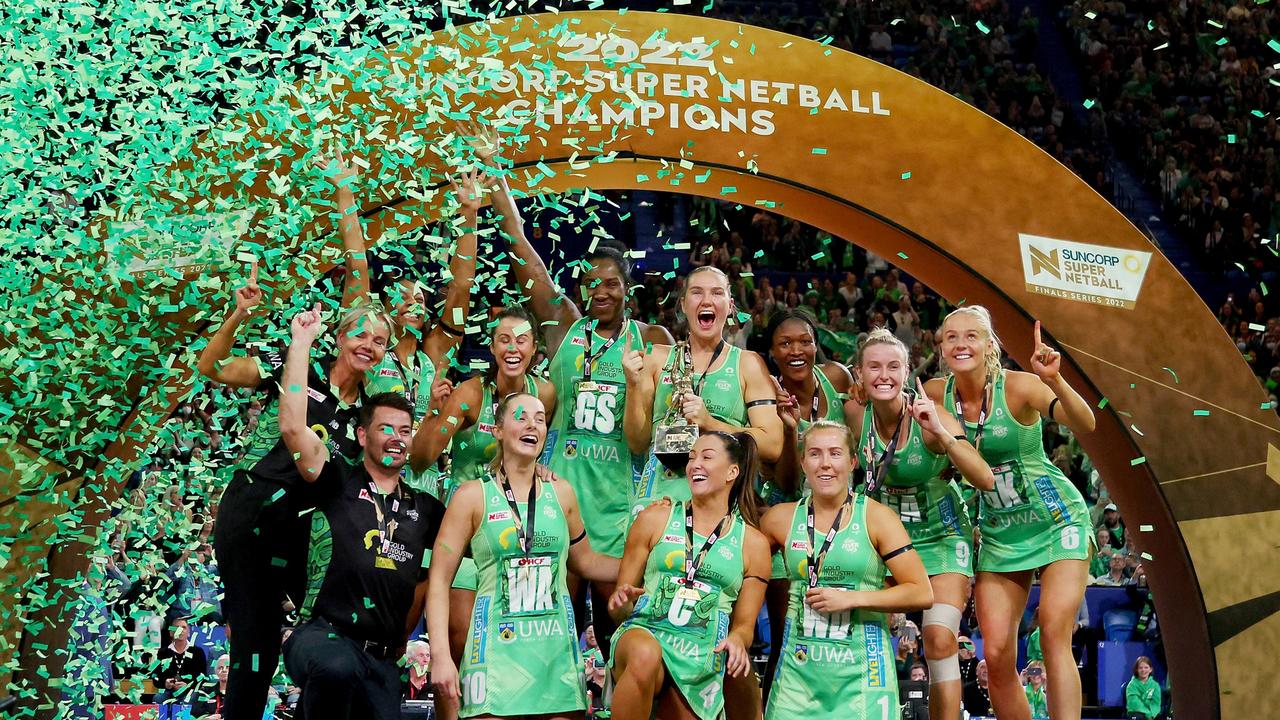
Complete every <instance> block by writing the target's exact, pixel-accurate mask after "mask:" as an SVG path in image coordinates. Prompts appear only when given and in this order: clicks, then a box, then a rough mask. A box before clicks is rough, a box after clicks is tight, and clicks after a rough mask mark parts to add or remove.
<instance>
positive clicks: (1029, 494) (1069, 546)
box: [944, 371, 1093, 572]
mask: <svg viewBox="0 0 1280 720" xmlns="http://www.w3.org/2000/svg"><path fill="white" fill-rule="evenodd" d="M1005 378H1006V373H1005V372H1004V371H1001V373H1000V375H999V376H997V377H996V380H995V386H994V388H993V390H992V395H991V409H990V415H989V417H987V418H985V420H986V422H985V424H983V425H982V431H981V438H979V437H978V435H979V423H971V422H965V434H966V435H968V437H969V439H970V440H971V441H973V444H974V445H975V446H977V448H978V451H979V452H981V453H982V458H983V459H984V460H986V461H987V464H988V465H990V466H991V472H992V473H993V474H995V476H996V486H995V489H994V490H991V491H984V492H982V493H979V499H978V523H979V528H981V530H982V543H981V545H980V546H979V548H978V563H977V569H978V571H979V572H1016V571H1018V570H1031V569H1034V568H1040V567H1044V566H1045V565H1048V564H1049V563H1052V562H1056V561H1058V560H1085V561H1088V560H1089V557H1090V555H1091V553H1092V548H1093V532H1092V528H1091V526H1090V524H1089V509H1088V507H1087V506H1086V505H1085V502H1084V498H1083V497H1081V495H1080V491H1079V490H1077V489H1076V488H1075V486H1074V485H1072V484H1071V482H1070V481H1069V480H1067V478H1066V476H1065V475H1063V474H1062V471H1061V470H1059V469H1058V468H1057V467H1055V466H1054V464H1053V463H1051V462H1049V458H1047V457H1045V454H1044V445H1043V444H1042V443H1043V439H1042V436H1041V430H1040V425H1041V421H1040V419H1039V418H1036V421H1035V423H1034V424H1032V425H1023V424H1022V423H1020V422H1018V420H1017V419H1016V418H1015V417H1014V416H1013V413H1011V412H1009V406H1008V404H1007V403H1006V402H1005ZM945 393H946V394H945V396H944V400H945V404H946V408H947V410H949V411H951V412H952V413H953V414H954V415H955V416H956V417H963V416H962V415H961V414H960V413H959V412H958V411H956V409H955V407H956V398H955V378H954V377H950V378H947V385H946V390H945ZM975 400H976V398H975Z"/></svg>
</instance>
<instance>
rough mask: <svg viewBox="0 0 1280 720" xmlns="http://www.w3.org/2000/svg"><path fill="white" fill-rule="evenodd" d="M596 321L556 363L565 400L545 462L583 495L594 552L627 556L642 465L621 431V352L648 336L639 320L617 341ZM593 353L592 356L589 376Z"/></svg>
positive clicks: (554, 374) (585, 321) (571, 337)
mask: <svg viewBox="0 0 1280 720" xmlns="http://www.w3.org/2000/svg"><path fill="white" fill-rule="evenodd" d="M593 322H594V321H593V320H592V319H591V318H580V319H579V320H578V321H577V322H575V323H574V324H573V325H572V326H570V328H569V332H568V333H567V334H566V335H565V338H564V340H563V341H562V342H561V343H560V347H559V349H557V350H556V354H555V356H554V357H553V358H552V360H551V368H550V373H551V381H552V382H553V383H555V386H556V392H557V393H558V398H557V400H558V401H557V403H556V414H555V417H554V418H553V419H552V421H551V428H550V430H549V431H548V433H547V449H546V454H545V455H544V456H543V462H544V463H545V464H546V465H547V466H548V467H550V468H551V470H552V472H554V473H555V474H557V475H559V476H560V477H562V478H564V479H565V480H567V481H568V482H569V484H570V485H572V486H573V489H574V491H575V492H576V493H577V495H578V502H579V503H580V504H581V506H582V518H583V521H584V522H585V523H586V528H587V536H588V537H589V538H590V540H591V547H592V548H593V549H594V550H596V551H598V552H602V553H604V554H606V555H610V556H612V557H622V549H623V546H624V545H625V544H626V533H627V527H628V525H629V524H630V519H631V514H630V505H629V504H628V494H629V493H630V491H631V477H632V473H633V471H634V464H635V463H634V458H633V457H632V455H631V451H630V449H629V448H628V447H627V441H626V438H625V437H624V436H623V434H622V415H623V412H624V410H625V409H626V404H627V380H626V376H625V375H624V374H623V370H622V353H623V350H624V349H625V347H626V345H627V341H628V339H629V340H630V343H631V346H632V347H633V348H635V347H643V343H644V339H643V338H642V337H641V336H640V328H639V326H638V325H637V324H636V323H635V322H634V321H631V320H628V321H626V322H625V323H624V324H623V326H622V328H621V330H620V331H619V334H618V335H616V336H615V337H616V338H617V339H611V338H604V337H601V336H600V335H598V334H596V333H595V332H591V328H592V324H593ZM587 343H591V346H590V348H588V347H587ZM606 346H607V348H606ZM588 349H589V350H590V351H591V352H590V354H591V358H592V363H591V368H590V372H589V373H588V372H587V368H586V356H587V354H588V352H587V351H588ZM588 375H589V376H590V377H589V378H588Z"/></svg>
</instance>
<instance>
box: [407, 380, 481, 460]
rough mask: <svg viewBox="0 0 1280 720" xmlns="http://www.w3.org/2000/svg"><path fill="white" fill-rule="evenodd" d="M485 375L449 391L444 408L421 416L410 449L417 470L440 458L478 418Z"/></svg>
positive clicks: (410, 458)
mask: <svg viewBox="0 0 1280 720" xmlns="http://www.w3.org/2000/svg"><path fill="white" fill-rule="evenodd" d="M481 382H483V378H478V377H475V378H471V379H470V380H467V381H466V382H464V383H462V384H461V385H459V386H458V389H457V390H454V391H453V392H451V393H449V399H448V400H446V401H445V404H444V409H443V410H440V411H439V412H436V411H435V410H432V411H431V412H430V413H428V414H427V415H426V417H424V418H422V422H421V423H420V424H419V425H418V430H417V432H415V433H414V434H413V447H412V448H410V450H409V464H410V466H411V467H412V468H413V471H414V472H422V471H424V470H426V469H427V468H429V467H431V466H432V465H433V464H434V463H435V461H436V460H439V459H440V453H442V452H444V449H445V448H447V447H449V441H451V440H453V436H454V435H456V434H457V433H458V431H459V430H461V429H463V428H466V427H470V426H471V425H472V424H474V423H475V421H476V418H478V417H479V412H480V400H481V397H482V388H481V387H480V383H481Z"/></svg>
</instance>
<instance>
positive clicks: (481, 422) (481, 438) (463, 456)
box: [427, 375, 538, 591]
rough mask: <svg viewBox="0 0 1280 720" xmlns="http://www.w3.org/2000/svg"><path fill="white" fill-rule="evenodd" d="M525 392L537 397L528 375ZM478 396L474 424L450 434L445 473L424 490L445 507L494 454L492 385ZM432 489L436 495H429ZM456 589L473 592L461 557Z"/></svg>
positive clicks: (469, 565)
mask: <svg viewBox="0 0 1280 720" xmlns="http://www.w3.org/2000/svg"><path fill="white" fill-rule="evenodd" d="M524 382H525V392H527V393H529V394H530V395H533V396H535V397H536V396H537V394H538V384H537V383H536V382H534V380H533V378H532V377H529V376H528V375H526V376H525V378H524ZM482 387H483V391H482V394H481V396H480V414H479V415H478V416H477V417H476V422H475V424H474V425H472V426H471V427H469V428H464V429H462V430H459V431H458V432H456V433H454V435H453V444H452V448H453V450H452V452H451V455H452V459H451V461H450V464H449V472H448V473H447V474H445V475H440V476H438V477H436V478H435V479H434V481H433V482H432V485H431V486H429V487H428V488H427V492H431V493H432V494H433V495H435V496H436V499H437V500H439V501H440V502H442V503H444V504H445V507H448V505H449V501H450V500H452V499H453V494H454V493H456V492H457V491H458V488H459V487H461V486H462V484H463V483H465V482H467V481H468V480H478V479H480V478H482V477H484V476H485V474H487V473H488V472H489V463H490V462H491V461H492V460H493V457H494V455H495V454H497V452H498V441H497V440H496V439H494V437H493V426H494V424H495V422H494V415H496V414H497V412H498V403H497V402H495V401H494V398H493V394H494V392H493V391H494V385H493V383H487V382H486V383H483V385H482ZM432 487H434V488H435V490H436V492H432ZM451 587H455V588H457V589H459V590H471V591H475V589H476V563H475V560H474V559H472V558H469V557H464V558H462V562H461V563H459V564H458V572H457V574H456V575H454V576H453V585H452V586H451Z"/></svg>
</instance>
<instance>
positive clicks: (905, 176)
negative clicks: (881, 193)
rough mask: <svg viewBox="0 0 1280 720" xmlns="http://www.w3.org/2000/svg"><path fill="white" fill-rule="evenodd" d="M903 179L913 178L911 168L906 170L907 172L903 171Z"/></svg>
mask: <svg viewBox="0 0 1280 720" xmlns="http://www.w3.org/2000/svg"><path fill="white" fill-rule="evenodd" d="M902 179H903V180H910V179H911V171H910V170H908V171H906V172H904V173H902Z"/></svg>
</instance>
